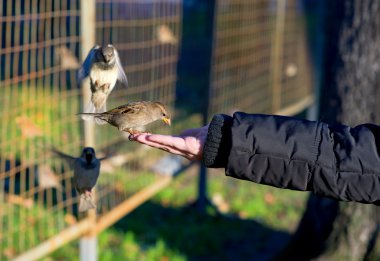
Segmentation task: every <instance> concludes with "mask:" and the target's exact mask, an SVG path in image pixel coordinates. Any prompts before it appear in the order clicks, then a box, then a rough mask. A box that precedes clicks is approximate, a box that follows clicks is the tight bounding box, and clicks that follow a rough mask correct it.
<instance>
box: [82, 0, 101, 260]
mask: <svg viewBox="0 0 380 261" xmlns="http://www.w3.org/2000/svg"><path fill="white" fill-rule="evenodd" d="M95 8H96V1H95V0H81V2H80V13H81V17H80V21H81V23H80V26H81V30H80V38H81V44H82V49H81V59H82V61H83V60H84V59H85V58H86V56H87V53H88V52H89V50H90V49H91V48H92V47H93V46H94V45H95V22H96V17H95V16H96V10H95ZM88 86H89V85H88V82H86V81H84V82H83V84H82V95H83V99H82V102H83V105H84V106H86V105H87V104H88V102H89V101H90V98H91V91H90V88H89V87H88ZM84 106H82V108H83V107H84ZM83 124H84V146H86V147H94V143H95V142H94V141H95V129H94V123H93V122H92V121H84V122H83ZM94 190H95V188H94ZM94 190H93V197H96V193H95V191H94ZM94 200H95V198H94ZM88 221H89V222H90V223H92V225H91V226H90V227H92V228H95V227H96V210H95V209H92V210H89V211H88ZM96 248H97V242H96V234H95V233H92V232H91V231H90V232H89V233H88V234H87V235H85V236H84V237H82V238H81V239H80V242H79V251H80V260H83V261H95V260H97V251H96Z"/></svg>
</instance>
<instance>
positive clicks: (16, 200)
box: [7, 194, 34, 208]
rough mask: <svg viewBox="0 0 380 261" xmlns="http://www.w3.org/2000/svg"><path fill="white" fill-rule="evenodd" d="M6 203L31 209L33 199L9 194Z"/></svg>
mask: <svg viewBox="0 0 380 261" xmlns="http://www.w3.org/2000/svg"><path fill="white" fill-rule="evenodd" d="M7 201H8V202H9V203H11V204H15V205H20V206H23V207H26V208H32V207H33V204H34V202H33V199H30V198H23V197H21V196H18V195H11V194H10V195H8V196H7Z"/></svg>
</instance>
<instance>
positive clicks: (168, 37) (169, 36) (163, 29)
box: [157, 25, 178, 44]
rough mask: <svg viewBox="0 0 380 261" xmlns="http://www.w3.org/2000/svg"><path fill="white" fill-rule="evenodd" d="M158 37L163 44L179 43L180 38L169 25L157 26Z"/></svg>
mask: <svg viewBox="0 0 380 261" xmlns="http://www.w3.org/2000/svg"><path fill="white" fill-rule="evenodd" d="M157 39H158V41H160V42H161V43H163V44H177V43H178V39H177V38H176V37H175V36H174V33H173V32H172V30H170V28H169V27H168V26H167V25H160V26H158V27H157Z"/></svg>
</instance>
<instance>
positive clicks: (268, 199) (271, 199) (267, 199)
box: [264, 193, 276, 205]
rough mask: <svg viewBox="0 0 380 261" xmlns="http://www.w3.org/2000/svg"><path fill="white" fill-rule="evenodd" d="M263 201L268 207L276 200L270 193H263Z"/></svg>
mask: <svg viewBox="0 0 380 261" xmlns="http://www.w3.org/2000/svg"><path fill="white" fill-rule="evenodd" d="M264 201H265V202H266V203H267V204H269V205H272V204H274V203H275V202H276V198H275V197H274V196H273V194H272V193H265V195H264Z"/></svg>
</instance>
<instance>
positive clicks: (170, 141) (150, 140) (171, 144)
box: [129, 125, 208, 160]
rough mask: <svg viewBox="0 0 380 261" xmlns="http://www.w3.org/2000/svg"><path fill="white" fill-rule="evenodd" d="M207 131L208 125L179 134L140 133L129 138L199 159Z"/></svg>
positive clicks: (191, 158)
mask: <svg viewBox="0 0 380 261" xmlns="http://www.w3.org/2000/svg"><path fill="white" fill-rule="evenodd" d="M207 131H208V125H206V126H204V127H201V128H197V129H189V130H185V131H184V132H182V133H181V134H180V135H179V136H171V135H160V134H146V133H142V134H135V135H131V136H129V139H130V140H131V141H137V142H140V143H142V144H146V145H149V146H151V147H154V148H158V149H161V150H164V151H167V152H170V153H173V154H177V155H181V156H183V157H185V158H187V159H189V160H200V159H201V158H202V154H203V146H204V144H205V141H206V137H207Z"/></svg>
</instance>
